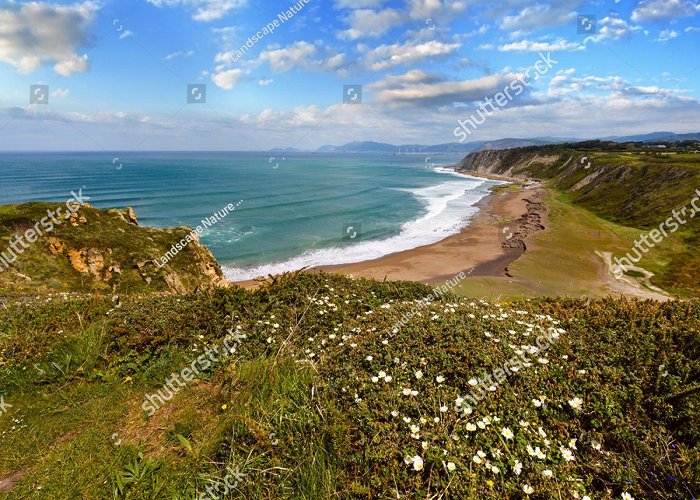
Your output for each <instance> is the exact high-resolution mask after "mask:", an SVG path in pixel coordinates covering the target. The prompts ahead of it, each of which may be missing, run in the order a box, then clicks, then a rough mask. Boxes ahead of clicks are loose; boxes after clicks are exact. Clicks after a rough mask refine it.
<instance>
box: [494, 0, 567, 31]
mask: <svg viewBox="0 0 700 500" xmlns="http://www.w3.org/2000/svg"><path fill="white" fill-rule="evenodd" d="M569 3H571V2H564V3H563V4H557V3H554V4H535V5H530V6H528V7H525V8H524V9H522V10H521V11H520V12H518V13H517V14H516V15H514V16H505V17H504V18H503V20H502V21H501V24H500V27H501V29H502V30H506V31H510V32H513V35H514V36H518V35H520V34H524V33H530V32H533V31H537V30H540V29H542V28H548V27H553V26H563V25H566V24H569V23H571V22H572V21H573V20H574V19H575V18H576V15H577V14H576V12H574V11H573V10H571V8H570V7H571V6H570V5H568V4H569Z"/></svg>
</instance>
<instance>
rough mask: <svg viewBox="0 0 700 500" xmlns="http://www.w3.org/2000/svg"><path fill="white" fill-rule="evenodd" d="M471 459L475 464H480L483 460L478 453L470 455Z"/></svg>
mask: <svg viewBox="0 0 700 500" xmlns="http://www.w3.org/2000/svg"><path fill="white" fill-rule="evenodd" d="M472 460H473V461H474V463H475V464H480V463H481V462H483V460H481V457H480V456H479V455H474V456H473V457H472Z"/></svg>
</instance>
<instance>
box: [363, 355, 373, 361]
mask: <svg viewBox="0 0 700 500" xmlns="http://www.w3.org/2000/svg"><path fill="white" fill-rule="evenodd" d="M365 359H366V360H367V361H372V360H373V359H374V356H367V357H366V358H365Z"/></svg>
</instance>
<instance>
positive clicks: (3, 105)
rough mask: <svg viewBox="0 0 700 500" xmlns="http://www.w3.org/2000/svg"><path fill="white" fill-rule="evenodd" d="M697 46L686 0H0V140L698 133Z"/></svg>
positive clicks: (8, 146) (340, 140) (200, 144)
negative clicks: (487, 103) (495, 101)
mask: <svg viewBox="0 0 700 500" xmlns="http://www.w3.org/2000/svg"><path fill="white" fill-rule="evenodd" d="M268 26H269V28H265V27H268ZM263 28H264V29H263ZM699 49H700V1H695V0H643V1H631V0H605V1H603V0H595V1H579V0H549V1H544V0H543V1H539V0H528V1H523V0H500V1H497V2H494V1H483V0H454V1H453V0H264V1H263V0H218V1H216V0H115V1H109V0H104V1H92V0H90V1H82V2H80V1H79V2H74V1H62V2H43V1H34V2H20V1H6V0H4V1H3V0H0V81H2V89H3V92H1V93H0V150H2V151H19V150H22V151H56V150H89V151H140V150H151V151H153V150H159V151H160V150H246V151H251V150H267V149H270V148H275V147H296V148H301V149H315V148H317V147H319V146H322V145H325V144H336V145H339V144H344V143H347V142H351V141H363V140H372V141H379V142H389V143H392V144H412V143H415V144H441V143H449V142H457V141H459V140H460V139H461V140H466V141H467V142H470V141H482V140H495V139H501V138H512V137H516V138H531V137H568V138H582V139H588V138H596V137H606V136H615V135H617V136H623V135H630V134H637V133H648V132H653V131H671V132H676V133H687V132H698V131H700V104H699V102H698V99H700V83H698V82H699V80H700V58H699V57H698V52H699ZM538 61H548V62H547V63H544V62H540V63H538ZM540 70H542V71H540ZM514 82H521V83H525V82H527V85H522V86H520V84H515V85H514ZM33 86H38V87H33ZM45 86H48V89H47V88H46V87H45ZM192 86H194V87H192ZM348 86H349V87H348ZM518 87H519V89H520V90H521V92H517V91H516V88H518ZM506 88H509V89H510V91H509V92H508V98H507V99H500V98H499V101H498V104H497V105H496V106H494V105H491V107H483V103H484V100H485V99H493V98H494V97H495V96H496V95H497V94H499V92H500V93H503V91H504V89H506ZM205 92H206V94H205ZM516 94H517V95H516ZM501 97H502V96H501ZM32 101H33V102H32ZM188 101H189V102H188ZM492 102H493V101H492ZM480 105H481V106H482V107H481V108H479V106H480ZM478 109H482V110H489V113H488V114H486V115H485V118H484V119H483V120H482V119H481V117H480V115H478V114H477V110H478ZM472 116H474V117H476V118H477V119H478V121H479V122H482V123H480V124H478V125H474V126H470V125H467V126H466V128H467V129H468V130H469V134H464V133H463V134H461V135H457V132H458V130H460V128H459V127H460V125H459V121H460V120H461V121H462V123H463V124H464V123H465V122H464V120H465V119H469V118H470V117H472ZM462 128H464V127H462Z"/></svg>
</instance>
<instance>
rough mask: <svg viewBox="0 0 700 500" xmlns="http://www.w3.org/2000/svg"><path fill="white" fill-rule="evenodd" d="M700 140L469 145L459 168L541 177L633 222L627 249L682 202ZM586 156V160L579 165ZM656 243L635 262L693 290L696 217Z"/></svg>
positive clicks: (692, 181) (682, 290)
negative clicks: (661, 144) (662, 144)
mask: <svg viewBox="0 0 700 500" xmlns="http://www.w3.org/2000/svg"><path fill="white" fill-rule="evenodd" d="M698 149H700V147H699V146H698V145H697V143H687V144H686V143H681V144H679V145H671V144H668V145H667V148H666V149H663V150H661V149H658V148H652V147H651V146H649V145H645V144H638V143H630V144H617V143H605V142H600V141H591V142H585V143H578V144H564V145H549V146H533V147H527V148H519V149H512V150H506V151H491V152H483V153H472V154H471V155H469V156H467V157H466V158H465V159H464V160H463V162H462V164H461V167H462V168H463V169H464V171H466V172H470V171H475V172H480V173H489V174H498V175H507V176H513V177H531V178H537V179H542V180H545V181H547V182H548V183H549V185H550V186H551V187H552V188H554V189H555V190H556V191H557V192H558V193H561V194H563V195H564V196H563V198H562V199H563V201H566V202H568V203H570V204H572V205H573V206H576V207H580V208H583V209H586V210H587V211H590V212H591V213H593V214H595V215H597V216H598V217H601V218H602V219H604V220H606V221H609V222H612V223H615V224H617V225H620V226H624V227H627V228H630V229H635V230H636V232H630V233H631V235H630V237H629V239H628V241H627V244H626V247H627V248H626V249H623V250H624V251H622V252H621V253H619V254H616V255H617V256H623V255H624V254H625V253H626V252H627V251H630V250H631V248H632V245H633V244H634V240H635V239H636V238H639V235H640V234H642V233H646V232H648V231H649V230H650V229H653V228H657V227H658V226H659V224H661V223H662V222H664V221H666V220H667V219H668V218H669V217H672V211H673V210H674V209H675V210H680V209H682V208H683V207H688V212H690V206H689V204H690V202H691V200H692V199H693V197H694V196H696V190H699V189H700V152H698ZM589 164H590V167H589V168H585V167H586V166H588V165H589ZM686 220H687V223H686V224H685V225H681V227H680V229H679V230H678V231H677V232H676V233H675V234H673V235H671V236H670V237H669V238H667V239H666V240H665V241H663V242H662V243H660V244H658V245H657V246H656V247H655V248H654V249H653V250H651V252H650V253H649V254H648V255H645V257H644V259H643V261H642V262H641V263H640V265H641V266H642V267H645V268H647V269H649V270H650V271H652V272H654V273H655V274H656V276H655V277H654V278H653V280H652V282H653V283H654V284H656V285H657V286H660V287H661V288H664V289H667V290H669V291H670V292H672V293H675V294H678V295H680V296H686V297H687V296H700V284H699V283H700V282H699V281H698V279H697V276H699V275H700V254H698V252H697V251H696V249H697V245H698V242H700V217H697V216H696V217H694V218H689V217H686Z"/></svg>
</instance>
